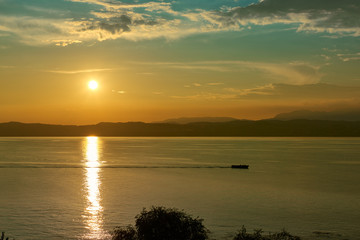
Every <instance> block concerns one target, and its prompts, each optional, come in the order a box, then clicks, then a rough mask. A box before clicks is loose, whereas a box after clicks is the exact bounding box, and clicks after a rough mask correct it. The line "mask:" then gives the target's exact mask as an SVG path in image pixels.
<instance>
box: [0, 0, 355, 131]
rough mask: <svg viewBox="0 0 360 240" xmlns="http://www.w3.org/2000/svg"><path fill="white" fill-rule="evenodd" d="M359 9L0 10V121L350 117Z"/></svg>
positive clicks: (236, 5) (71, 6)
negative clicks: (297, 114)
mask: <svg viewBox="0 0 360 240" xmlns="http://www.w3.org/2000/svg"><path fill="white" fill-rule="evenodd" d="M359 5H360V4H359V2H358V1H357V0H346V1H337V0H329V1H326V2H323V1H310V0H306V1H298V0H296V1H287V0H263V1H259V0H237V1H234V0H222V1H211V2H206V3H205V2H204V1H194V0H191V1H190V0H184V1H168V0H165V1H159V0H154V1H147V0H137V1H135V0H134V1H133V0H126V1H121V2H120V1H115V0H114V1H104V0H96V1H94V0H59V1H42V0H34V1H25V0H11V1H9V0H1V1H0V122H8V121H19V122H41V123H52V124H92V123H97V122H128V121H142V122H154V121H162V120H164V119H169V118H178V117H205V116H212V117H234V118H239V119H250V120H258V119H266V118H271V117H274V116H275V115H276V114H279V113H284V112H291V111H295V110H301V109H305V110H311V111H340V110H344V109H360V97H359V96H360V77H359V76H360V69H359V67H358V66H359V61H360V45H359V37H360V23H359V21H355V20H353V19H357V18H358V16H359V8H360V6H359ZM91 80H93V81H95V82H94V84H95V85H94V84H93V85H92V86H89V87H88V83H89V82H90V81H91Z"/></svg>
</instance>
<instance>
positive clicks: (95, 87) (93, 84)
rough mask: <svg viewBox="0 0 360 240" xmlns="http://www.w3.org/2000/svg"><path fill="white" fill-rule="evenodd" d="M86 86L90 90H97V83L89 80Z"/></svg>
mask: <svg viewBox="0 0 360 240" xmlns="http://www.w3.org/2000/svg"><path fill="white" fill-rule="evenodd" d="M88 86H89V88H90V89H91V90H95V89H97V88H98V83H97V82H96V81H95V80H91V81H90V82H89V84H88Z"/></svg>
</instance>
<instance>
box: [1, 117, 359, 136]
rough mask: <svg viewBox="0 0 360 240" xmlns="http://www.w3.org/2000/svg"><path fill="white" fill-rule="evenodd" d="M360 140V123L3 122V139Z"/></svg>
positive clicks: (312, 121)
mask: <svg viewBox="0 0 360 240" xmlns="http://www.w3.org/2000/svg"><path fill="white" fill-rule="evenodd" d="M91 135H93V136H101V137H360V121H326V120H287V121H283V120H259V121H250V120H234V121H229V122H194V123H187V124H177V123H143V122H126V123H121V122H120V123H98V124H94V125H52V124H41V123H20V122H8V123H0V136H1V137H83V136H91Z"/></svg>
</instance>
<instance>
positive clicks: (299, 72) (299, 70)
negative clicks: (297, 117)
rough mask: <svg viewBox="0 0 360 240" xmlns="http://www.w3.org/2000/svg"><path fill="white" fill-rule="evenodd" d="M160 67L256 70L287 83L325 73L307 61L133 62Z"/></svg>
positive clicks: (306, 80) (316, 78) (304, 81)
mask: <svg viewBox="0 0 360 240" xmlns="http://www.w3.org/2000/svg"><path fill="white" fill-rule="evenodd" d="M132 63H133V64H140V65H151V66H152V67H158V68H173V69H186V70H206V71H217V72H237V71H243V70H247V71H254V72H257V73H258V74H261V75H263V76H264V77H265V78H266V79H268V81H269V82H273V83H287V84H298V85H301V84H312V83H318V82H319V81H320V80H321V78H322V77H323V74H322V73H321V71H320V66H317V65H312V64H310V63H306V62H290V63H267V62H252V61H198V62H186V63H184V62H132Z"/></svg>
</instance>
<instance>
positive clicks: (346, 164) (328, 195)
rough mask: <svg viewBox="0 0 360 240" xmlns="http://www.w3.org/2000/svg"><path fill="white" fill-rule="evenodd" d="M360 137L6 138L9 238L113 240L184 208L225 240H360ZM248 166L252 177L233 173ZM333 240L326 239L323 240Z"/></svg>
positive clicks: (2, 141) (1, 158) (2, 170)
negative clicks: (145, 218)
mask: <svg viewBox="0 0 360 240" xmlns="http://www.w3.org/2000/svg"><path fill="white" fill-rule="evenodd" d="M359 144H360V138H97V137H87V138H86V137H84V138H0V192H1V197H0V227H1V229H0V231H6V232H7V233H8V235H9V236H11V237H15V238H16V239H20V240H21V239H34V240H35V239H107V238H109V233H110V232H111V230H112V229H113V228H114V227H115V226H118V225H128V224H132V223H134V216H135V215H136V214H138V213H139V212H140V211H141V210H142V208H143V207H150V206H152V205H163V206H167V207H176V208H179V209H184V210H185V211H186V212H188V213H190V214H192V215H193V216H200V217H202V218H204V219H205V221H204V224H205V225H206V226H207V227H208V228H209V229H210V230H211V231H212V237H214V238H216V239H230V237H231V236H232V235H234V233H235V232H236V231H237V230H238V229H240V227H241V226H242V225H245V226H246V227H247V228H248V229H250V230H251V229H254V228H262V229H263V230H264V231H278V230H280V229H282V228H284V227H285V228H286V229H287V230H288V231H290V232H291V233H294V234H297V235H300V236H302V237H304V238H305V239H317V237H316V235H314V234H313V232H314V231H320V232H322V233H326V237H329V239H360V237H358V236H360V230H359V228H358V226H359V225H360V211H359V210H360V187H359V180H360V175H359V171H360V160H359V156H360V148H359ZM231 164H249V165H250V169H249V170H239V169H231V168H229V166H230V165H231ZM323 237H324V236H322V237H320V238H318V239H321V238H323Z"/></svg>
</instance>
